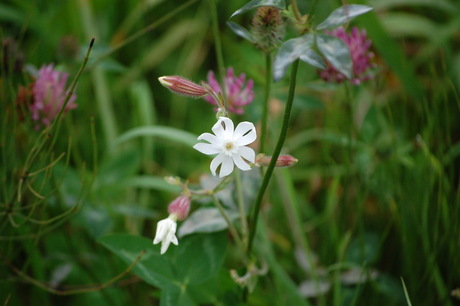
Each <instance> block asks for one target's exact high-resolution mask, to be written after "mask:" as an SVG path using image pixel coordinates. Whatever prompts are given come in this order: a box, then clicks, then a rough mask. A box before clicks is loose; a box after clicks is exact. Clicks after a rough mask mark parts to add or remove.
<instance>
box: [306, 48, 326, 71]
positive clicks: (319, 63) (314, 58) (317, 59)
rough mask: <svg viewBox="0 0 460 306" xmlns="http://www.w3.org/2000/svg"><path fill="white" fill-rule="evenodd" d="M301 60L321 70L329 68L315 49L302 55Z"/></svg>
mask: <svg viewBox="0 0 460 306" xmlns="http://www.w3.org/2000/svg"><path fill="white" fill-rule="evenodd" d="M300 60H301V61H304V62H305V63H307V64H310V65H312V66H313V67H316V68H319V69H326V67H327V66H326V63H325V62H324V60H323V58H322V57H321V56H320V55H319V54H318V53H316V52H315V50H313V49H308V50H307V51H305V52H304V53H302V54H301V55H300Z"/></svg>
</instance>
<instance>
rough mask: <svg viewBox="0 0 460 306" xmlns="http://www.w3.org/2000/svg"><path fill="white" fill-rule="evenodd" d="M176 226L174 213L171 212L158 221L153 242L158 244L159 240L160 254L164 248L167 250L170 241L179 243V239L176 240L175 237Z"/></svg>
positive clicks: (164, 250) (163, 251)
mask: <svg viewBox="0 0 460 306" xmlns="http://www.w3.org/2000/svg"><path fill="white" fill-rule="evenodd" d="M176 228H177V223H176V220H175V215H174V214H171V215H169V217H168V218H166V219H164V220H161V221H160V222H158V224H157V231H156V234H155V239H153V244H158V243H159V242H161V254H164V253H165V252H166V250H168V247H169V245H170V244H171V242H172V243H173V244H175V245H178V244H179V241H177V237H176Z"/></svg>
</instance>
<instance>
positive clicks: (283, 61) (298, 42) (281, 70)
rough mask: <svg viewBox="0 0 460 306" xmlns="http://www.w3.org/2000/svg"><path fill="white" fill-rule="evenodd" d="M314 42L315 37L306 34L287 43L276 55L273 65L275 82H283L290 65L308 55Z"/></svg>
mask: <svg viewBox="0 0 460 306" xmlns="http://www.w3.org/2000/svg"><path fill="white" fill-rule="evenodd" d="M313 42H314V35H312V34H306V35H303V36H300V37H297V38H293V39H289V40H287V41H285V42H284V43H283V44H282V45H281V47H280V49H279V51H278V54H277V55H276V58H275V62H274V64H273V77H274V80H275V82H277V81H279V80H281V78H282V77H283V76H284V74H285V73H286V70H287V67H288V66H289V64H291V63H292V62H294V61H295V60H296V59H298V58H299V57H300V56H301V55H302V54H307V52H308V50H310V49H311V47H312V46H313Z"/></svg>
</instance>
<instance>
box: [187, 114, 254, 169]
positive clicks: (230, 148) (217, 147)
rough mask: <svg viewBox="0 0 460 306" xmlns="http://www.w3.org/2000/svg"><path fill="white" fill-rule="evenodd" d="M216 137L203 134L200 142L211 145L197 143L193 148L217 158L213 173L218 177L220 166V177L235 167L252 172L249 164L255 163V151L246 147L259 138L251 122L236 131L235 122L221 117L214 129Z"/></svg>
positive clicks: (238, 127) (242, 124)
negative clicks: (203, 141)
mask: <svg viewBox="0 0 460 306" xmlns="http://www.w3.org/2000/svg"><path fill="white" fill-rule="evenodd" d="M212 131H213V132H214V134H215V135H212V134H210V133H203V134H201V135H200V136H199V137H198V140H205V141H207V142H209V143H197V144H196V145H194V146H193V148H195V149H196V150H198V151H200V152H201V153H204V154H207V155H214V154H217V156H216V157H215V158H214V159H213V160H212V162H211V173H212V175H216V170H217V167H219V165H221V167H220V172H219V177H224V176H227V175H229V174H230V173H232V171H233V168H234V165H236V166H237V167H238V168H240V169H241V170H243V171H247V170H250V169H251V167H250V166H249V165H248V163H247V162H245V161H244V160H243V158H244V159H245V160H247V161H248V162H251V163H254V162H255V153H254V150H253V149H251V148H249V147H246V145H248V144H250V143H252V142H254V140H256V138H257V134H256V128H255V126H254V124H252V123H251V122H247V121H244V122H241V123H240V124H238V126H237V127H236V129H234V125H233V121H232V120H231V119H229V118H227V117H220V118H219V120H218V121H217V123H216V124H214V126H213V127H212Z"/></svg>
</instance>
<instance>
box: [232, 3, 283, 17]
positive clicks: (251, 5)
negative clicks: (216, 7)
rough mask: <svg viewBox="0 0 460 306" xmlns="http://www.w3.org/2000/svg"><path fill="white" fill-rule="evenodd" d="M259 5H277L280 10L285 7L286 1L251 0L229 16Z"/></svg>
mask: <svg viewBox="0 0 460 306" xmlns="http://www.w3.org/2000/svg"><path fill="white" fill-rule="evenodd" d="M259 6H273V7H277V8H279V9H280V10H283V9H284V8H285V7H286V3H285V2H284V0H253V1H251V2H249V3H247V4H246V5H245V6H243V7H242V8H240V9H238V10H236V11H235V12H234V13H233V14H232V16H230V18H232V17H235V16H236V15H239V14H242V13H244V12H247V11H249V10H252V9H253V8H256V7H259Z"/></svg>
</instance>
